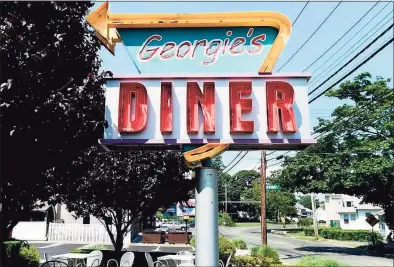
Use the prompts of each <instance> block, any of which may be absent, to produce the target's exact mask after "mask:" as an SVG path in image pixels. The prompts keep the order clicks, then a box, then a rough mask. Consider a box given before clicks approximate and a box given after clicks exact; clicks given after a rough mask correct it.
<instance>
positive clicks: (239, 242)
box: [231, 239, 248, 249]
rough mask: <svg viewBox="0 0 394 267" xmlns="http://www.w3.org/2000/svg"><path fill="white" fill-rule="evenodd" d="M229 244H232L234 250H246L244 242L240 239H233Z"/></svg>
mask: <svg viewBox="0 0 394 267" xmlns="http://www.w3.org/2000/svg"><path fill="white" fill-rule="evenodd" d="M231 242H233V244H234V246H235V248H238V249H247V248H248V246H247V245H246V242H245V241H243V240H242V239H233V240H232V241H231Z"/></svg>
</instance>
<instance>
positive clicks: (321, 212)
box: [316, 207, 327, 222]
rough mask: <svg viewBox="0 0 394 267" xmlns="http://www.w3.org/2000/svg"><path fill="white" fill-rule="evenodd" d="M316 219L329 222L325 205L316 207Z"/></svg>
mask: <svg viewBox="0 0 394 267" xmlns="http://www.w3.org/2000/svg"><path fill="white" fill-rule="evenodd" d="M316 220H317V221H318V222H327V211H326V210H325V209H324V207H318V208H317V209H316Z"/></svg>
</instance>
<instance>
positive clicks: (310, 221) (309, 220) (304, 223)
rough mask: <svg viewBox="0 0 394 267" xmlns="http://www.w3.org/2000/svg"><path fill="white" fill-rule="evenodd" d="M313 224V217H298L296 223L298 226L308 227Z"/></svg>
mask: <svg viewBox="0 0 394 267" xmlns="http://www.w3.org/2000/svg"><path fill="white" fill-rule="evenodd" d="M311 225H313V219H312V218H300V220H299V221H298V223H297V226H298V227H303V228H304V227H310V226H311Z"/></svg>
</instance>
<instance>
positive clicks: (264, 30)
mask: <svg viewBox="0 0 394 267" xmlns="http://www.w3.org/2000/svg"><path fill="white" fill-rule="evenodd" d="M118 32H119V34H120V36H121V38H122V40H123V43H124V45H125V47H126V49H127V51H128V53H129V54H130V56H131V57H132V58H133V59H134V62H135V65H136V68H137V69H138V70H139V71H140V72H141V73H160V74H163V73H167V72H172V73H178V74H179V73H229V72H233V73H252V72H256V71H257V70H259V68H260V66H261V65H262V62H263V61H264V59H265V58H266V57H267V55H268V52H269V51H270V50H271V48H272V45H273V43H274V41H275V38H276V37H277V35H278V30H277V29H276V28H273V27H226V28H214V29H212V28H195V29H188V28H174V29H160V28H159V29H133V30H130V29H119V30H118Z"/></svg>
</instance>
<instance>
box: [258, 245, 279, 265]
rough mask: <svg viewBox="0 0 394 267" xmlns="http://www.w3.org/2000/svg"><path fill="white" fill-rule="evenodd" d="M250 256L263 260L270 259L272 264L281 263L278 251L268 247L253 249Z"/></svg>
mask: <svg viewBox="0 0 394 267" xmlns="http://www.w3.org/2000/svg"><path fill="white" fill-rule="evenodd" d="M251 254H252V256H255V257H258V256H261V257H264V258H270V259H272V263H274V264H280V263H281V262H280V258H279V253H278V251H277V250H276V249H274V248H272V247H270V246H261V247H253V248H252V251H251Z"/></svg>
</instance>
